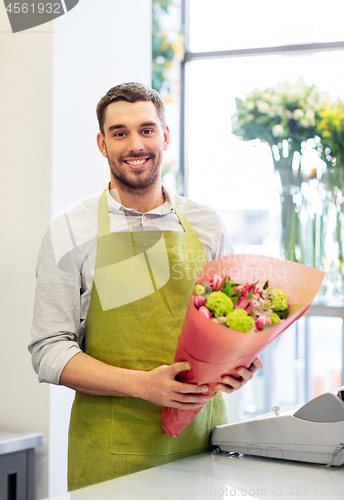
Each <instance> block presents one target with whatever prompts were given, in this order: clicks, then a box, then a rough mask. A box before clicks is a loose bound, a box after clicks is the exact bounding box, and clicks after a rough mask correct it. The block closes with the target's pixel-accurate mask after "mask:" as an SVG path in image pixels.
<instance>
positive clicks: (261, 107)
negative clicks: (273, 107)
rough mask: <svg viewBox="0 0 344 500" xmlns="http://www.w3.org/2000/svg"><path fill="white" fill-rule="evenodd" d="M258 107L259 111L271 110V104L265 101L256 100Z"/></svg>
mask: <svg viewBox="0 0 344 500" xmlns="http://www.w3.org/2000/svg"><path fill="white" fill-rule="evenodd" d="M256 106H257V109H258V111H259V113H268V112H269V111H270V104H268V103H267V102H264V101H257V102H256Z"/></svg>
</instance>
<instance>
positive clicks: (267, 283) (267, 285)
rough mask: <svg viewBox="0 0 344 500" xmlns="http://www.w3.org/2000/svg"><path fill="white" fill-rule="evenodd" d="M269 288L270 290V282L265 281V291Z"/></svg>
mask: <svg viewBox="0 0 344 500" xmlns="http://www.w3.org/2000/svg"><path fill="white" fill-rule="evenodd" d="M267 288H269V280H267V281H265V283H264V286H263V290H266V289H267Z"/></svg>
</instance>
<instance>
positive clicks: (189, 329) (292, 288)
mask: <svg viewBox="0 0 344 500" xmlns="http://www.w3.org/2000/svg"><path fill="white" fill-rule="evenodd" d="M324 274H325V273H323V272H322V271H319V270H317V269H313V268H310V267H307V266H304V265H302V264H297V263H295V262H290V261H284V260H280V259H275V258H272V257H265V256H261V255H229V256H226V257H222V258H219V259H215V260H213V261H211V262H209V263H208V264H206V265H205V266H204V268H203V269H202V270H201V271H200V273H199V275H198V277H197V279H196V283H195V288H194V291H196V294H197V292H199V291H200V290H201V291H203V290H202V289H200V288H199V286H202V287H203V288H204V289H205V290H206V289H207V286H209V287H210V288H211V291H210V290H208V292H210V293H209V294H208V297H207V298H206V303H207V302H208V306H209V309H208V307H206V306H204V305H202V304H201V303H200V304H198V306H197V305H195V303H196V302H197V301H200V302H202V301H201V300H200V299H196V298H195V297H199V296H202V295H194V294H192V296H191V297H190V301H189V305H188V308H187V311H186V315H185V319H184V323H183V327H182V330H181V333H180V335H179V337H178V342H177V348H176V354H175V362H180V361H188V362H189V363H190V366H191V370H189V371H186V372H182V373H181V374H179V376H178V379H179V380H181V381H183V382H189V383H196V384H199V385H200V384H207V385H208V386H209V393H210V394H211V395H212V396H213V395H215V394H216V390H215V387H216V385H217V384H218V383H219V382H221V379H222V377H223V376H224V375H234V374H235V370H236V368H239V367H240V366H244V367H247V368H248V367H249V366H250V364H251V363H252V361H253V360H254V359H255V358H256V357H257V356H258V355H259V354H260V353H261V352H262V351H263V350H264V348H265V347H266V346H267V345H268V344H269V343H270V342H272V341H273V340H274V339H275V338H276V337H277V336H278V335H280V334H281V333H282V332H283V331H284V330H285V329H286V328H288V326H290V325H291V324H292V323H293V322H294V321H295V320H297V319H298V318H300V316H302V315H303V314H304V313H305V312H306V310H307V309H308V308H309V306H310V305H311V303H312V301H313V300H314V298H315V296H316V294H317V292H318V290H319V289H320V286H321V283H322V281H323V278H324ZM229 276H230V277H231V280H229V278H228V277H229ZM224 277H226V280H225V278H224ZM222 279H223V283H222ZM232 280H233V281H232ZM267 281H268V282H269V286H268V285H267V284H266V282H267ZM203 283H206V284H208V283H209V285H206V286H205V287H204V285H203ZM236 283H241V285H238V286H235V285H236ZM245 283H253V285H248V286H247V285H246V288H245ZM210 284H212V286H213V287H214V290H213V289H212V286H211V285H210ZM216 284H217V285H216ZM221 285H222V291H220V290H215V288H216V287H217V286H219V287H221ZM264 286H265V288H264ZM226 287H229V288H228V289H227V294H226V293H224V292H223V290H225V289H226ZM252 287H253V288H252ZM248 288H250V290H249V291H248ZM264 290H265V291H264ZM272 290H275V292H272ZM276 290H278V292H276ZM247 291H248V293H246V292H247ZM216 292H219V293H220V294H222V295H223V296H226V297H227V299H228V300H230V302H231V303H232V305H229V306H228V300H226V299H224V300H223V299H219V300H217V299H216V297H219V296H216V295H215V299H212V300H210V301H209V298H210V297H211V294H212V293H216ZM251 292H252V293H251ZM228 294H230V295H231V297H229V295H228ZM250 294H251V295H250ZM213 297H214V296H213ZM235 299H236V300H235ZM203 300H205V299H204V296H203ZM233 300H234V302H235V304H233ZM223 303H227V309H226V306H225V307H224V308H223ZM268 303H269V304H268ZM198 307H199V308H198ZM202 307H206V310H207V311H208V313H209V314H208V313H204V310H203V309H202ZM235 307H236V309H234V308H235ZM210 308H211V309H210ZM231 308H232V309H231ZM229 309H231V310H229ZM202 311H203V313H202ZM270 311H271V312H270ZM238 313H239V314H238ZM271 315H273V317H272V318H271ZM274 315H276V316H277V317H278V318H279V319H280V321H278V320H277V319H276V318H275V316H274ZM233 316H234V318H233ZM268 316H269V320H270V321H271V323H269V320H267V319H266V318H268ZM281 316H282V317H283V316H284V317H285V318H284V319H282V320H281ZM223 317H225V320H223ZM219 318H221V319H219ZM260 318H262V319H260ZM212 319H215V320H216V321H212ZM221 323H225V324H221ZM263 323H265V324H266V325H267V324H269V327H266V326H265V327H264V325H263ZM199 411H201V409H200V408H197V409H194V410H178V409H176V408H166V407H165V408H163V409H162V427H163V429H164V431H165V433H166V435H167V436H177V435H178V434H179V433H180V432H181V431H182V429H184V428H185V427H186V426H187V425H188V424H189V423H190V422H191V421H192V420H193V418H194V417H195V416H196V415H197V413H198V412H199Z"/></svg>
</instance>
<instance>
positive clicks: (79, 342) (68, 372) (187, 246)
mask: <svg viewBox="0 0 344 500" xmlns="http://www.w3.org/2000/svg"><path fill="white" fill-rule="evenodd" d="M97 116H98V121H99V129H100V131H99V133H98V135H97V144H98V147H99V150H100V152H101V154H102V155H103V156H104V157H105V158H107V160H108V163H109V166H110V179H111V180H110V183H109V186H108V188H107V189H106V190H105V191H104V192H103V193H102V194H100V195H99V194H98V195H95V196H93V197H91V198H88V199H86V200H83V201H81V202H79V203H77V204H76V205H74V206H73V207H71V208H69V209H67V210H66V212H65V213H63V214H59V215H58V216H56V217H55V218H54V219H53V220H52V222H51V224H50V226H49V228H48V230H47V232H46V234H45V237H44V239H43V243H42V247H41V250H40V254H39V257H38V262H37V287H36V296H35V305H34V318H33V326H32V341H31V343H30V346H29V350H30V352H31V353H32V362H33V366H34V368H35V370H36V372H37V373H38V378H39V381H40V382H49V383H53V384H61V385H65V386H67V387H70V388H72V389H75V391H76V394H75V401H74V404H73V408H72V413H71V421H70V429H69V451H68V485H69V489H70V490H73V489H76V488H80V487H83V486H87V485H90V484H94V483H97V482H100V481H105V480H108V479H111V478H115V477H119V476H122V475H125V474H130V473H132V472H136V471H139V470H142V469H146V468H149V467H153V466H156V465H159V464H163V463H166V462H170V461H172V460H177V459H179V458H184V457H187V456H189V455H192V454H195V453H199V452H201V451H204V450H207V449H209V448H210V441H209V437H210V433H211V430H212V429H213V428H214V427H215V425H218V424H221V423H225V422H226V421H227V417H226V411H225V404H224V401H223V399H222V395H221V391H222V392H226V393H231V392H232V391H234V390H237V389H239V388H240V387H242V386H243V385H244V384H245V383H246V382H247V381H248V380H250V379H251V378H252V376H253V373H254V372H255V371H256V370H257V369H258V368H259V367H260V366H261V362H260V360H259V359H257V360H255V362H254V363H253V364H252V366H251V367H250V368H249V369H245V368H242V369H241V372H240V376H239V372H238V379H237V378H233V377H229V376H225V377H223V380H222V383H221V384H219V385H218V390H219V391H220V392H218V394H217V395H216V396H214V397H213V398H210V397H209V395H208V388H207V387H206V386H204V385H203V386H198V385H194V384H188V383H182V382H178V381H177V380H176V376H177V375H178V373H179V372H181V371H184V370H188V369H189V368H190V367H189V364H188V363H186V362H182V363H174V362H173V360H174V352H175V347H176V342H177V337H178V334H179V332H180V330H181V326H182V323H183V319H184V315H185V311H186V307H187V304H188V300H189V297H190V294H191V291H192V287H193V282H194V277H195V276H196V274H197V272H198V270H199V269H200V268H201V267H202V266H203V265H204V264H205V263H206V262H207V261H209V260H212V259H215V258H217V257H220V256H224V255H228V254H230V253H232V251H233V250H232V245H231V242H230V240H229V237H228V235H227V233H226V230H225V228H224V225H223V223H222V221H221V220H220V219H219V217H218V216H217V214H216V213H215V212H214V211H213V210H212V209H210V208H208V207H206V206H203V205H199V204H196V203H194V202H192V201H191V200H188V199H187V198H184V197H181V196H177V195H172V194H170V193H169V192H168V191H167V189H166V188H165V187H164V186H162V184H161V162H162V158H163V153H164V151H165V150H166V149H167V147H168V145H169V141H170V134H169V129H168V127H167V126H166V123H165V113H164V105H163V102H162V100H161V98H160V96H159V94H158V93H157V92H155V91H154V90H152V89H150V88H149V87H146V86H145V85H142V84H138V83H128V84H122V85H118V86H116V87H114V88H112V89H110V90H109V92H108V93H107V94H106V95H105V96H104V97H103V98H102V99H101V101H100V102H99V104H98V106H97ZM190 256H191V257H192V258H190ZM176 262H177V264H178V265H177V270H176V265H175V264H176ZM166 266H167V273H166ZM143 283H144V284H145V286H146V285H147V288H144V286H143ZM204 403H207V404H206V405H205V406H204V407H203V408H202V410H201V411H200V412H199V413H198V415H197V417H196V418H195V419H194V420H193V421H192V422H191V424H190V425H189V426H188V427H187V428H186V429H184V430H183V431H182V432H181V433H180V435H179V436H177V437H176V438H169V437H167V436H166V435H165V434H164V432H163V430H162V427H161V408H162V407H163V406H168V407H172V408H179V409H190V408H195V407H200V406H203V404H204Z"/></svg>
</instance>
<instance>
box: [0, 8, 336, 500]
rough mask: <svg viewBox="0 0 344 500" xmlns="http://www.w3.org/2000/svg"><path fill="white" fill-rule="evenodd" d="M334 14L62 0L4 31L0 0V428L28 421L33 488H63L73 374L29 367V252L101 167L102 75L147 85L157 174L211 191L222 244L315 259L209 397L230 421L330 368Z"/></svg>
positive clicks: (314, 381) (323, 378) (293, 393)
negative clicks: (313, 286)
mask: <svg viewBox="0 0 344 500" xmlns="http://www.w3.org/2000/svg"><path fill="white" fill-rule="evenodd" d="M343 15H344V5H343V2H342V1H341V0H328V1H327V2H326V3H324V2H322V1H319V0H303V1H302V2H300V1H296V0H290V1H289V2H288V4H287V5H286V3H285V2H282V1H281V0H261V1H260V2H256V1H254V0H245V1H241V2H229V1H228V0H213V1H212V2H209V1H205V0H153V1H152V0H127V1H126V2H119V1H118V0H102V2H91V0H80V1H79V3H78V4H77V5H76V6H75V7H74V8H73V9H72V10H71V11H70V12H68V13H66V15H64V16H61V17H60V18H58V19H55V20H54V21H51V22H49V23H46V24H43V25H40V26H37V27H34V28H31V29H28V30H25V31H22V32H18V33H14V34H13V33H12V31H11V26H10V23H9V20H8V17H7V13H6V9H5V6H4V4H1V5H0V37H1V42H0V67H1V78H0V101H1V110H2V115H1V122H0V126H1V133H0V141H1V148H0V155H1V161H0V174H1V182H0V190H1V197H0V200H1V208H2V210H1V229H2V245H1V250H0V251H1V262H2V267H1V277H2V280H1V281H2V286H1V290H0V293H1V297H0V303H1V316H0V318H1V319H0V321H1V343H2V347H1V350H0V380H1V382H0V401H1V406H0V408H1V409H0V429H7V430H14V431H37V432H44V445H43V446H42V447H40V448H37V450H36V454H35V455H36V472H35V474H36V483H37V491H36V496H37V498H44V497H46V496H48V495H58V494H60V493H63V492H64V491H66V450H67V429H68V422H69V411H70V405H71V402H72V399H73V391H70V390H68V389H66V388H63V387H55V386H48V385H46V384H38V383H37V377H36V375H35V373H34V372H33V370H32V367H31V361H30V356H29V353H28V351H27V345H28V343H29V340H30V327H31V321H32V304H33V297H34V288H35V264H36V259H37V254H38V250H39V247H40V244H41V240H42V237H43V234H44V232H45V229H46V227H47V225H48V224H49V221H50V219H51V217H52V216H54V215H55V214H56V213H57V212H59V211H60V210H62V209H64V208H65V207H66V206H67V205H69V204H72V203H74V202H75V201H76V200H79V199H82V198H85V197H87V196H90V195H92V194H94V193H95V192H100V191H102V190H103V189H104V187H105V185H106V183H107V182H108V177H109V175H108V166H107V163H106V160H104V158H102V157H101V156H100V155H99V153H98V150H97V147H96V142H95V137H96V133H97V131H98V127H97V120H96V114H95V107H96V104H97V102H98V101H99V99H100V97H101V96H103V95H104V94H105V93H106V91H107V90H108V89H109V88H111V87H112V86H114V85H116V84H118V83H121V82H124V81H140V82H143V83H146V84H149V85H152V86H153V87H154V88H156V89H157V90H158V91H159V92H160V93H161V95H162V97H163V99H164V101H165V103H166V110H167V122H168V123H169V127H170V131H171V146H170V148H169V150H168V151H167V152H166V156H165V157H164V165H163V182H164V184H165V185H166V186H167V187H168V189H170V190H171V191H172V192H175V193H179V194H184V195H186V196H189V197H190V198H192V199H194V200H195V201H197V202H199V203H203V204H206V205H210V206H212V207H213V208H215V209H216V210H217V211H218V212H219V213H220V215H221V217H222V218H223V220H224V222H225V224H226V227H227V229H228V232H229V234H230V236H231V238H232V241H233V244H234V247H235V251H236V252H237V253H259V254H263V255H269V256H273V257H280V258H288V259H289V260H294V261H296V262H302V263H304V264H306V265H310V266H313V267H317V268H319V269H322V270H325V271H326V272H327V277H326V279H325V281H324V286H323V288H322V290H321V292H320V293H319V296H318V297H317V300H316V302H315V305H314V306H312V308H311V310H310V312H309V315H307V316H305V317H304V318H301V319H300V320H299V321H298V322H297V323H296V324H294V325H293V326H292V327H290V328H289V329H288V330H287V331H286V332H285V333H284V334H283V335H282V336H281V337H280V338H279V339H278V340H277V341H276V342H275V343H274V344H273V345H272V346H271V347H269V348H268V349H267V350H266V351H265V352H264V353H263V355H262V358H263V361H264V368H263V369H262V370H260V372H259V373H258V374H257V375H256V376H255V378H254V380H253V381H252V382H251V383H249V384H247V385H246V386H245V388H244V389H243V390H241V391H238V392H237V393H234V394H232V395H230V396H229V397H227V406H228V410H229V415H230V419H231V421H237V420H241V419H245V418H249V417H252V416H256V415H259V414H262V413H265V412H268V411H270V409H271V406H272V405H278V406H280V407H281V408H286V407H291V406H294V405H299V404H302V403H303V402H305V401H308V400H309V399H310V398H312V397H314V396H316V395H318V394H321V393H322V392H324V391H328V390H331V389H334V388H336V387H338V386H341V385H342V384H344V381H343V336H344V333H343V332H344V330H343V317H344V312H343V296H344V294H343V286H344V281H343V261H344V259H343V226H344V224H343V198H342V189H343V188H344V185H343V184H344V175H343V172H344V154H343V148H344V137H343V130H344V108H343V99H344V95H343V93H344V91H343V85H342V77H343V71H344V70H343V68H344V30H343V25H342V21H341V20H342V19H343ZM342 139H343V140H342Z"/></svg>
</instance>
